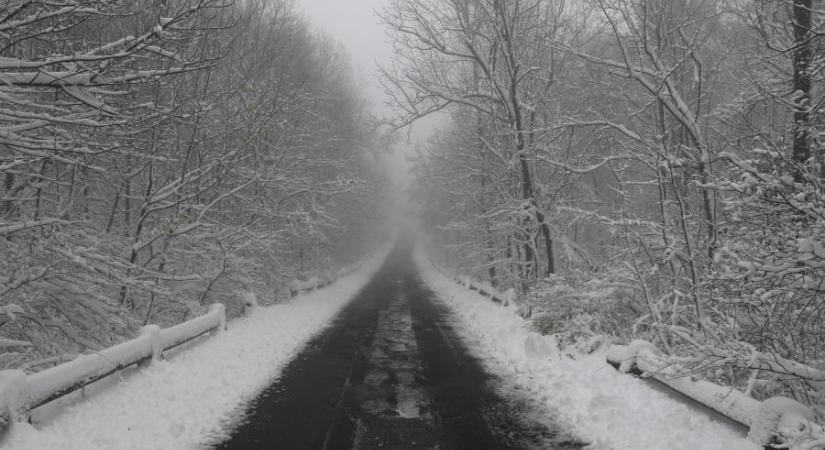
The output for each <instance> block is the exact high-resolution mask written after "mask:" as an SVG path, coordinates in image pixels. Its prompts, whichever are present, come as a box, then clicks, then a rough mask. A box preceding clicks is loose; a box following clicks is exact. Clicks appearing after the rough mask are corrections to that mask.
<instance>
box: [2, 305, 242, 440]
mask: <svg viewBox="0 0 825 450" xmlns="http://www.w3.org/2000/svg"><path fill="white" fill-rule="evenodd" d="M225 327H226V310H225V308H224V305H223V304H220V303H216V304H214V305H211V306H210V307H209V311H208V312H207V313H206V314H204V315H203V316H200V317H197V318H194V319H192V320H189V321H187V322H184V323H181V324H179V325H175V326H173V327H170V328H166V329H163V330H161V329H160V327H158V326H157V325H148V326H145V327H143V328H142V329H141V331H140V334H139V336H138V337H137V338H135V339H132V340H131V341H127V342H123V343H121V344H118V345H115V346H113V347H109V348H107V349H104V350H101V351H99V352H96V353H92V354H88V355H82V356H80V357H78V358H75V359H73V360H71V361H69V362H67V363H64V364H60V365H58V366H55V367H52V368H49V369H46V370H42V371H40V372H37V373H34V374H31V375H26V373H25V372H23V371H22V370H4V371H0V432H2V431H4V430H5V429H6V428H7V426H8V425H9V424H10V423H11V422H12V421H13V420H20V419H25V418H27V417H28V415H29V412H30V411H31V410H32V409H34V408H37V407H38V406H42V405H44V404H46V403H48V402H51V401H53V400H56V399H58V398H60V397H63V396H64V395H66V394H69V393H71V392H74V391H76V390H78V389H80V388H82V387H84V386H88V385H89V384H92V383H94V382H95V381H98V380H101V379H103V378H105V377H107V376H109V375H111V374H113V373H115V372H117V371H120V370H123V369H125V368H127V367H129V366H132V365H134V364H138V363H144V362H147V361H152V360H157V359H161V358H162V357H163V352H165V351H167V350H170V349H173V348H175V347H178V346H180V345H182V344H184V343H186V342H189V341H191V340H193V339H196V338H198V337H200V336H203V335H205V334H207V333H210V332H213V331H221V330H223V329H225Z"/></svg>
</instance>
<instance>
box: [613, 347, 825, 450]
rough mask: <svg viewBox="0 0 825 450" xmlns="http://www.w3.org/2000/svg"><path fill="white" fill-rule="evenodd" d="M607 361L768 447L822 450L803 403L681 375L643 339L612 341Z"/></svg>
mask: <svg viewBox="0 0 825 450" xmlns="http://www.w3.org/2000/svg"><path fill="white" fill-rule="evenodd" d="M607 362H608V363H610V364H611V365H612V366H614V367H616V368H617V369H618V370H619V371H621V372H625V373H632V374H635V375H638V376H647V377H649V378H650V379H652V380H654V381H656V382H657V383H659V384H661V385H662V386H664V387H666V388H668V389H671V390H673V391H675V392H677V393H679V394H681V395H683V396H685V397H687V398H690V399H691V400H693V401H694V402H696V403H698V404H700V405H703V406H704V407H706V408H708V409H710V410H712V411H715V412H717V413H719V414H721V415H723V416H725V417H727V418H729V419H730V420H732V421H734V422H737V423H740V424H742V425H743V426H745V427H746V428H748V430H749V431H748V438H749V439H750V440H751V441H753V442H755V443H757V444H759V445H762V446H763V447H764V448H766V449H772V448H786V449H789V450H825V428H823V427H822V426H821V425H819V424H817V423H816V422H815V417H814V413H813V412H812V411H811V410H810V408H808V407H807V406H805V405H802V404H801V403H798V402H796V401H794V400H791V399H789V398H785V397H773V398H769V399H767V400H765V401H759V400H756V399H754V398H752V397H750V396H748V395H746V394H745V393H743V392H741V391H739V390H737V389H734V388H731V387H725V386H721V385H718V384H715V383H711V382H709V381H706V380H694V379H692V378H691V377H688V376H684V375H681V374H682V373H683V372H682V371H680V370H679V368H678V367H676V366H675V365H673V364H671V363H669V362H668V361H667V359H666V358H665V357H664V355H663V354H662V352H661V351H659V350H658V349H657V348H656V347H655V346H654V345H653V344H651V343H649V342H646V341H640V340H639V341H633V342H631V343H630V345H613V346H611V347H610V348H609V349H608V352H607Z"/></svg>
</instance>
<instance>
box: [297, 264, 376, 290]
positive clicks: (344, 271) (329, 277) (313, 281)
mask: <svg viewBox="0 0 825 450" xmlns="http://www.w3.org/2000/svg"><path fill="white" fill-rule="evenodd" d="M364 261H366V258H364V259H361V260H360V261H358V262H356V263H355V264H352V265H350V266H347V267H342V268H341V269H339V270H338V271H337V272H335V273H332V272H330V273H328V274H326V275H325V276H322V277H317V276H311V277H309V278H308V279H307V280H298V279H293V280H292V281H290V282H289V284H288V286H287V287H288V288H289V296H290V297H295V296H297V295H298V294H300V293H302V292H310V291H315V290H318V289H323V288H325V287H327V286H329V285H331V284H332V283H334V282H335V281H336V280H338V279H340V278H343V277H345V276H347V275H349V274H351V273H352V272H355V271H356V270H358V268H359V267H361V265H362V264H363V263H364Z"/></svg>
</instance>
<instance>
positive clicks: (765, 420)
mask: <svg viewBox="0 0 825 450" xmlns="http://www.w3.org/2000/svg"><path fill="white" fill-rule="evenodd" d="M431 263H432V265H433V267H435V268H436V269H437V270H438V271H440V272H441V273H442V274H446V271H444V270H443V269H441V268H439V267H438V266H437V265H436V264H435V263H433V262H432V261H431ZM448 278H452V280H453V281H454V282H456V283H458V284H459V285H461V286H464V287H466V288H468V289H470V290H473V291H476V292H478V293H479V294H480V295H482V296H484V297H488V298H490V299H491V300H492V301H494V302H496V303H500V304H506V303H507V301H506V300H505V299H506V298H507V297H508V296H507V295H506V294H499V293H496V292H495V291H494V289H492V288H489V287H482V286H480V284H479V283H474V282H473V281H471V280H470V279H467V278H463V277H455V276H453V277H450V276H448ZM606 359H607V362H608V363H609V364H611V365H612V366H614V367H615V368H617V369H618V370H619V371H621V372H625V373H632V374H634V375H637V376H644V377H648V378H649V379H651V380H653V381H655V382H657V383H658V384H660V385H661V386H663V387H665V388H667V389H670V390H671V391H673V392H675V393H677V394H680V395H682V396H683V397H685V398H688V399H690V400H691V401H693V402H695V403H697V404H699V405H702V406H703V407H705V408H707V409H708V410H710V411H713V412H715V413H717V414H720V415H722V416H724V417H726V418H728V419H729V420H731V421H733V422H736V423H739V424H741V425H742V426H744V427H745V428H747V429H748V439H750V440H751V441H753V442H755V443H757V444H759V445H761V446H763V447H764V448H765V449H766V450H770V449H779V448H783V449H788V450H825V427H823V426H822V425H820V424H817V423H816V417H815V414H814V413H813V411H812V410H811V409H810V408H808V407H807V406H805V405H803V404H801V403H799V402H797V401H795V400H792V399H789V398H785V397H773V398H769V399H767V400H765V401H759V400H756V399H754V398H753V397H750V396H748V395H746V394H745V393H743V392H741V391H739V390H737V389H734V388H731V387H725V386H721V385H718V384H715V383H711V382H709V381H706V380H695V379H693V378H692V377H689V376H684V375H682V373H683V372H681V371H679V370H678V367H676V366H674V365H673V364H670V363H669V362H668V361H667V360H666V359H665V357H664V354H663V353H662V352H661V351H659V350H658V349H657V348H656V347H655V346H654V345H653V344H651V343H649V342H646V341H633V342H632V343H631V344H630V345H613V346H611V347H610V348H609V349H608V352H607V358H606Z"/></svg>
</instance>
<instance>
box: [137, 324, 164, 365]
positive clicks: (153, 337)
mask: <svg viewBox="0 0 825 450" xmlns="http://www.w3.org/2000/svg"><path fill="white" fill-rule="evenodd" d="M138 337H141V338H144V339H146V340H148V341H149V345H150V346H151V348H152V356H151V357H150V358H148V359H145V360H143V361H141V362H140V366H141V367H144V366H148V365H149V364H151V363H153V362H155V361H160V360H161V359H163V342H162V340H161V338H160V327H159V326H157V325H146V326H144V327H143V328H141V329H140V331H139V332H138Z"/></svg>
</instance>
